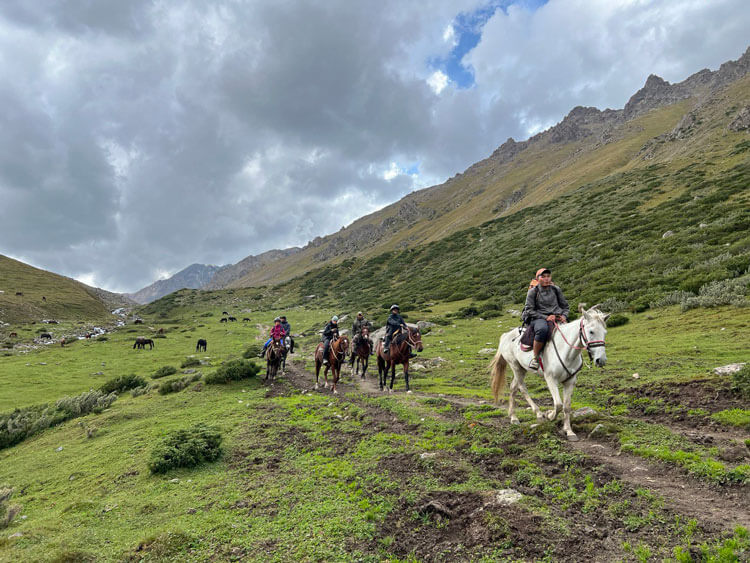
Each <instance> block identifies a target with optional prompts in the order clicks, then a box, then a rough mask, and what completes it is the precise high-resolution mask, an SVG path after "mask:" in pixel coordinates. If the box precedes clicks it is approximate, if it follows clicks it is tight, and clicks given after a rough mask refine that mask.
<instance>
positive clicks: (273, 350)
mask: <svg viewBox="0 0 750 563" xmlns="http://www.w3.org/2000/svg"><path fill="white" fill-rule="evenodd" d="M283 354H284V343H283V341H282V340H281V338H274V339H273V340H272V342H271V344H270V345H269V346H268V349H267V350H266V377H265V378H264V379H265V380H268V379H270V380H271V382H272V383H273V380H274V378H275V377H276V374H277V373H278V371H279V366H280V365H281V358H282V357H283Z"/></svg>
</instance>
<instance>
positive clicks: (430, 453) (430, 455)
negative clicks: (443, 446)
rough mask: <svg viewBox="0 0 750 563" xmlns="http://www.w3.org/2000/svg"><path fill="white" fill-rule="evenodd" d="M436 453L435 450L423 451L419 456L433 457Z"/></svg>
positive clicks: (424, 457)
mask: <svg viewBox="0 0 750 563" xmlns="http://www.w3.org/2000/svg"><path fill="white" fill-rule="evenodd" d="M436 455H437V453H435V452H423V453H421V454H419V458H420V459H430V458H433V457H435V456H436Z"/></svg>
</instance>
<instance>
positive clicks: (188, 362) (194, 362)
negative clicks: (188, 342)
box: [180, 358, 201, 368]
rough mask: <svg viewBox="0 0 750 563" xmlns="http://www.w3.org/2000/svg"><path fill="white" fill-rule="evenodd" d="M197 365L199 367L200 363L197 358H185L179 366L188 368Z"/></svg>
mask: <svg viewBox="0 0 750 563" xmlns="http://www.w3.org/2000/svg"><path fill="white" fill-rule="evenodd" d="M199 365H201V361H200V360H199V359H198V358H186V359H185V361H184V362H182V363H181V364H180V367H181V368H190V367H193V366H199Z"/></svg>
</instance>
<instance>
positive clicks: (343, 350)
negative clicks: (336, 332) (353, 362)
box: [331, 336, 349, 362]
mask: <svg viewBox="0 0 750 563" xmlns="http://www.w3.org/2000/svg"><path fill="white" fill-rule="evenodd" d="M342 339H343V340H344V341H345V342H346V344H347V346H346V347H348V345H349V339H347V338H346V337H345V336H339V337H338V338H336V339H335V340H333V341H332V342H331V350H332V351H333V357H334V358H336V361H337V362H341V360H342V359H343V357H344V356H345V355H346V347H343V346H342V347H341V350H340V352H336V348H335V346H334V344H336V343H337V342H339V341H340V340H342Z"/></svg>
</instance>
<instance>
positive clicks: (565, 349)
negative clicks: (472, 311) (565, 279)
mask: <svg viewBox="0 0 750 563" xmlns="http://www.w3.org/2000/svg"><path fill="white" fill-rule="evenodd" d="M578 310H579V311H580V312H581V313H582V315H581V319H580V321H574V322H570V323H566V324H563V325H559V326H558V328H557V329H555V330H554V331H553V332H552V333H551V335H550V338H549V339H548V340H547V344H546V345H545V347H544V350H543V352H542V355H541V362H540V368H539V370H537V373H541V374H542V375H543V376H544V380H545V381H546V382H547V388H548V389H549V391H550V393H552V400H553V401H554V408H553V409H552V410H550V411H547V413H546V415H547V418H548V419H549V420H555V418H557V414H558V413H559V412H560V410H562V412H563V430H565V434H566V435H567V437H568V440H571V441H577V440H578V437H577V436H576V435H575V432H573V429H572V428H571V427H570V402H571V399H572V398H573V388H574V387H575V385H576V375H577V374H578V372H579V371H580V370H581V368H582V367H583V358H582V357H581V351H582V350H586V351H587V352H588V353H589V357H591V359H592V360H593V362H594V364H595V365H597V366H598V367H603V366H604V364H606V363H607V353H606V351H605V347H604V338H605V337H606V335H607V325H606V322H607V318H608V317H609V314H608V313H607V314H605V313H603V312H602V311H599V310H598V305H594V306H593V307H591V309H589V310H588V311H587V310H585V309H584V308H583V305H580V306H579V307H578ZM520 339H521V334H520V332H519V330H518V329H517V328H514V329H513V330H511V331H510V332H506V333H505V334H503V335H502V336H501V337H500V344H499V345H498V347H497V352H496V353H495V357H494V358H493V359H492V363H491V364H490V371H491V373H492V394H493V395H494V396H495V404H497V402H498V400H499V397H500V393H501V392H502V391H503V390H504V388H505V368H506V366H507V365H508V364H510V367H511V369H512V370H513V380H512V381H511V383H510V397H509V398H508V416H510V422H511V424H518V423H519V421H518V417H517V416H516V415H515V414H514V412H513V411H514V409H515V395H516V391H518V389H520V390H521V393H523V396H524V398H525V399H526V402H527V403H529V406H531V409H532V410H533V411H534V414H535V415H536V417H537V419H538V420H542V419H543V418H544V416H545V415H544V413H542V411H541V410H540V409H539V407H538V406H537V404H536V403H535V402H534V400H533V399H532V398H531V396H530V395H529V392H528V391H527V390H526V385H524V382H523V378H524V375H525V374H526V372H527V371H533V370H531V369H529V367H528V365H529V362H530V361H531V356H532V352H531V351H529V352H524V351H522V350H521V347H520V345H519V340H520ZM542 366H543V369H542ZM560 385H562V388H563V398H562V401H561V400H560V390H559V388H558V387H559V386H560Z"/></svg>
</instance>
